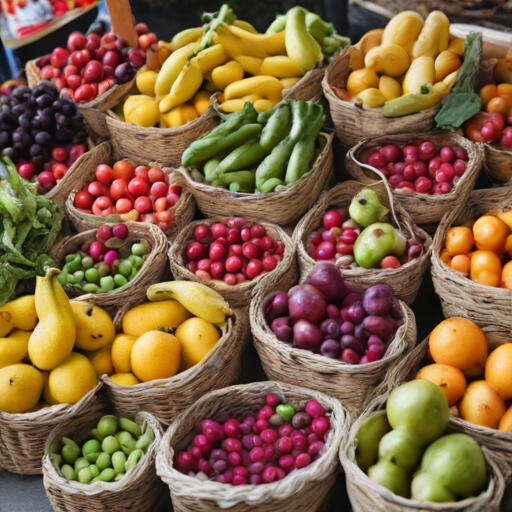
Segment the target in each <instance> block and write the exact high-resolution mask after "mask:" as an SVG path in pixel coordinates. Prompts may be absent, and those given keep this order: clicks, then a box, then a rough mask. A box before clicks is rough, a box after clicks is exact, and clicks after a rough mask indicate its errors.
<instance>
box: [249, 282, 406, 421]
mask: <svg viewBox="0 0 512 512" xmlns="http://www.w3.org/2000/svg"><path fill="white" fill-rule="evenodd" d="M281 290H282V288H281V289H280V288H267V287H264V286H258V289H257V294H256V296H255V298H254V300H253V301H252V302H251V309H250V313H249V319H250V321H251V331H252V335H253V341H254V346H255V347H256V350H257V351H258V355H259V357H260V360H261V364H262V366H263V370H264V371H265V373H266V374H267V376H268V378H269V379H273V380H277V381H280V382H287V383H290V384H292V383H295V382H303V383H304V385H305V386H306V387H308V388H310V389H314V390H317V391H322V392H324V393H327V394H329V395H330V396H333V397H335V398H337V399H338V400H340V402H341V403H342V404H343V405H344V406H345V407H346V408H347V410H348V411H349V412H350V413H351V414H353V415H357V414H360V413H361V412H362V411H363V410H364V408H365V407H366V406H367V405H368V403H369V400H370V397H371V395H372V393H373V391H374V389H375V388H376V387H380V384H381V383H383V382H384V380H385V378H386V375H387V374H388V373H392V372H393V369H394V367H395V366H396V365H397V364H398V363H399V361H400V360H401V359H402V358H403V357H404V355H405V354H406V353H408V352H409V351H410V350H412V349H413V348H414V346H415V345H416V319H415V317H414V313H413V312H412V311H411V310H410V309H409V308H408V307H407V306H406V305H405V304H404V303H403V302H401V301H397V300H396V301H395V305H396V306H398V307H399V309H400V311H401V312H402V316H403V318H404V324H403V325H402V326H401V327H399V329H398V331H397V332H396V335H395V337H394V339H393V340H392V341H391V342H390V344H389V345H388V348H387V350H386V353H385V355H384V357H383V358H382V359H381V360H380V361H375V362H373V363H368V364H365V365H352V364H348V363H344V362H342V361H336V360H334V359H329V358H328V357H324V356H323V355H321V354H314V353H313V352H310V351H309V350H302V349H298V348H292V347H291V346H289V345H287V344H286V343H283V342H282V341H279V340H278V339H277V338H276V336H275V335H274V333H273V332H272V330H271V329H270V326H269V325H268V323H267V321H266V320H265V312H264V309H265V305H266V304H267V301H268V300H270V299H271V298H272V297H274V295H276V294H277V293H278V292H279V291H281Z"/></svg>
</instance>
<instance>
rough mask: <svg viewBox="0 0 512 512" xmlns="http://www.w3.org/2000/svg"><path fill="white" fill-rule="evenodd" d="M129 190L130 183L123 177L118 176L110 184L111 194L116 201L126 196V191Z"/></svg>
mask: <svg viewBox="0 0 512 512" xmlns="http://www.w3.org/2000/svg"><path fill="white" fill-rule="evenodd" d="M127 190H128V183H126V180H124V179H123V178H117V180H114V181H113V182H112V185H110V195H111V196H112V199H113V200H114V201H117V200H118V199H121V198H122V197H124V196H125V194H126V191H127Z"/></svg>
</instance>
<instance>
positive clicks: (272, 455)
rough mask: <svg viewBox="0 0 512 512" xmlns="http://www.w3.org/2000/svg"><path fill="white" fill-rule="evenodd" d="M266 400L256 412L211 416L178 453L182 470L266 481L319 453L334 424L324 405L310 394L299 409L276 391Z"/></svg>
mask: <svg viewBox="0 0 512 512" xmlns="http://www.w3.org/2000/svg"><path fill="white" fill-rule="evenodd" d="M265 402H266V403H265V405H264V406H263V407H261V409H259V410H258V411H255V412H254V413H253V412H251V411H247V412H246V413H245V414H244V413H240V412H238V413H237V414H236V415H231V414H229V413H225V414H222V415H219V416H216V417H214V418H205V419H204V420H203V421H202V422H201V431H200V432H201V433H198V434H197V435H196V436H195V437H194V439H193V441H192V443H190V444H189V446H188V447H187V449H186V450H184V451H180V452H177V453H176V455H175V458H174V462H175V464H176V467H177V469H178V471H180V472H182V473H184V474H186V475H189V476H191V477H194V478H197V479H198V480H203V481H206V480H211V481H215V482H219V483H222V484H231V485H246V484H249V485H260V484H266V483H271V482H275V481H278V480H283V479H284V478H286V476H287V475H288V474H290V473H291V472H292V471H294V470H295V469H302V468H305V467H307V466H309V464H311V463H312V462H314V461H315V460H317V459H319V458H320V457H321V456H322V452H323V449H324V446H325V441H326V439H327V437H328V436H329V432H330V429H331V421H330V417H329V415H328V414H327V413H326V411H325V409H324V408H323V406H322V405H321V404H320V403H319V402H318V401H317V400H309V401H308V402H307V403H306V405H305V408H304V410H303V411H299V410H296V409H295V407H293V405H291V404H289V403H283V402H282V400H281V399H280V398H279V397H278V396H277V395H275V394H269V395H267V396H266V397H265ZM242 418H243V419H242Z"/></svg>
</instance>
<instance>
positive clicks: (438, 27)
mask: <svg viewBox="0 0 512 512" xmlns="http://www.w3.org/2000/svg"><path fill="white" fill-rule="evenodd" d="M449 41H450V21H449V20H448V18H447V16H446V14H445V13H444V12H442V11H432V12H431V13H430V14H429V15H428V17H427V19H426V20H425V25H424V26H423V29H422V31H421V34H420V35H419V37H418V40H417V41H416V42H415V43H414V46H413V48H412V55H413V57H414V58H415V59H417V58H418V57H422V56H426V57H431V58H432V59H435V58H436V57H437V56H438V55H439V54H440V53H441V52H444V51H445V50H446V49H447V48H448V43H449Z"/></svg>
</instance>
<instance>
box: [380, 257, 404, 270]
mask: <svg viewBox="0 0 512 512" xmlns="http://www.w3.org/2000/svg"><path fill="white" fill-rule="evenodd" d="M400 267H401V264H400V261H399V260H398V258H396V257H395V256H386V257H385V258H383V259H382V261H381V262H380V268H400Z"/></svg>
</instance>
